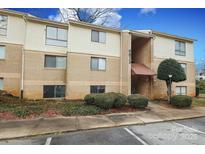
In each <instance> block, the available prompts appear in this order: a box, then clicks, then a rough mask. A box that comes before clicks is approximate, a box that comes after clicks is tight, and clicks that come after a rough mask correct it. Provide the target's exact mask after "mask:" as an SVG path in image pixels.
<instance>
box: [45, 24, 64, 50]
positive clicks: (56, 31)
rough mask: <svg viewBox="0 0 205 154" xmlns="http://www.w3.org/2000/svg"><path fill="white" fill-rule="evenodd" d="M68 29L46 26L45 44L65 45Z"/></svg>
mask: <svg viewBox="0 0 205 154" xmlns="http://www.w3.org/2000/svg"><path fill="white" fill-rule="evenodd" d="M67 42H68V30H67V29H63V28H57V27H51V26H47V27H46V45H53V46H61V47H67Z"/></svg>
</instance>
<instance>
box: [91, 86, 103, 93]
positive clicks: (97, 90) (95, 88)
mask: <svg viewBox="0 0 205 154" xmlns="http://www.w3.org/2000/svg"><path fill="white" fill-rule="evenodd" d="M90 93H91V94H92V93H105V85H92V86H90Z"/></svg>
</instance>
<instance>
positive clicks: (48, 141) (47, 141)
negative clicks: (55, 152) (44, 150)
mask: <svg viewBox="0 0 205 154" xmlns="http://www.w3.org/2000/svg"><path fill="white" fill-rule="evenodd" d="M51 140H52V137H48V138H47V139H46V143H45V145H50V144H51Z"/></svg>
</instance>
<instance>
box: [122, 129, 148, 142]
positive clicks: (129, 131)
mask: <svg viewBox="0 0 205 154" xmlns="http://www.w3.org/2000/svg"><path fill="white" fill-rule="evenodd" d="M124 130H126V131H127V132H128V133H129V134H130V135H132V136H133V137H134V138H135V139H136V140H138V141H139V142H140V143H142V144H144V145H148V144H147V143H146V142H145V141H143V140H142V139H141V138H140V137H138V136H137V135H135V134H134V133H133V132H132V131H131V130H130V129H128V128H127V127H124Z"/></svg>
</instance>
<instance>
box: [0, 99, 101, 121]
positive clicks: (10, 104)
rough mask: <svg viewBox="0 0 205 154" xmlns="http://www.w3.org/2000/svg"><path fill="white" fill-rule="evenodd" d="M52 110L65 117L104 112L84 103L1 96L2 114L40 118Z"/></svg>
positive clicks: (0, 109) (0, 108)
mask: <svg viewBox="0 0 205 154" xmlns="http://www.w3.org/2000/svg"><path fill="white" fill-rule="evenodd" d="M51 110H52V111H55V112H56V113H57V114H59V115H64V116H74V115H94V114H99V113H101V112H102V111H103V110H102V109H100V108H98V107H96V106H94V105H85V104H84V101H65V100H62V101H61V100H58V101H57V100H38V101H30V100H20V99H18V98H11V97H5V96H0V113H3V112H9V113H12V114H13V115H15V116H17V117H20V118H25V117H27V116H29V115H34V116H39V115H41V114H45V113H46V112H48V111H51Z"/></svg>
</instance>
